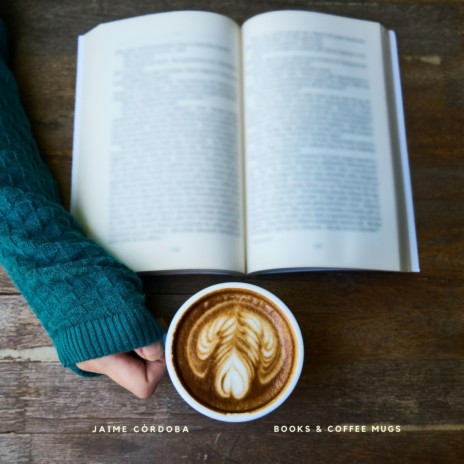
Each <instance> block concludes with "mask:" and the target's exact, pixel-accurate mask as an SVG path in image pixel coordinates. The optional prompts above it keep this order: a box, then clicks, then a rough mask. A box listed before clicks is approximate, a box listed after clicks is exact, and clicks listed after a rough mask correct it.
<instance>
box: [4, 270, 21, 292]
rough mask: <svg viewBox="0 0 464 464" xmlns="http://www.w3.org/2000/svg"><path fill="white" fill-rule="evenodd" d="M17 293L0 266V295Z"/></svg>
mask: <svg viewBox="0 0 464 464" xmlns="http://www.w3.org/2000/svg"><path fill="white" fill-rule="evenodd" d="M17 293H18V289H17V288H16V287H15V286H14V284H13V282H12V281H11V279H10V277H9V276H8V274H7V273H6V272H5V269H4V268H3V266H1V265H0V295H4V294H17Z"/></svg>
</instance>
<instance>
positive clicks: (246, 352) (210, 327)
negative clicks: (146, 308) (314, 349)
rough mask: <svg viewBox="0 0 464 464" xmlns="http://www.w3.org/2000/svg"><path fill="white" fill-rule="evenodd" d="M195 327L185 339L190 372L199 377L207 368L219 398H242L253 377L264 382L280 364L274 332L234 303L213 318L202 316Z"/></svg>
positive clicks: (266, 324) (280, 352)
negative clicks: (188, 353)
mask: <svg viewBox="0 0 464 464" xmlns="http://www.w3.org/2000/svg"><path fill="white" fill-rule="evenodd" d="M205 318H206V319H207V320H206V321H204V320H203V319H205ZM196 326H198V327H200V329H199V330H198V329H196V327H194V328H193V330H192V332H191V334H190V336H189V337H188V340H187V345H188V348H187V349H188V351H189V352H190V353H192V357H191V368H192V371H193V372H194V373H195V374H196V375H197V376H198V377H199V378H204V377H205V376H206V374H207V373H208V371H210V374H211V375H212V377H213V378H214V388H215V392H216V394H217V395H219V396H221V397H223V398H235V399H237V400H240V399H242V398H244V397H245V396H246V395H247V393H248V392H249V391H250V387H251V384H252V382H253V380H254V379H255V378H256V377H257V378H258V380H259V382H260V383H261V384H263V385H264V384H266V383H268V382H270V381H271V380H272V379H273V378H274V377H275V376H276V374H277V373H278V371H279V369H280V368H281V367H282V350H281V349H280V346H279V342H278V336H277V334H276V331H275V329H274V328H273V327H272V325H271V324H270V323H269V322H268V321H267V320H266V319H265V318H264V317H263V316H261V315H258V314H255V313H253V312H251V311H249V310H247V309H245V308H243V307H240V306H238V305H234V306H232V307H231V308H230V309H229V310H228V311H226V312H225V313H224V314H221V315H220V316H219V317H217V318H215V319H212V320H211V319H210V318H209V317H208V315H207V314H206V315H204V316H203V317H201V318H200V319H199V320H198V321H197V323H196ZM196 333H198V339H197V341H196V343H195V340H194V339H193V336H192V335H193V334H196ZM209 359H211V362H207V361H208V360H209Z"/></svg>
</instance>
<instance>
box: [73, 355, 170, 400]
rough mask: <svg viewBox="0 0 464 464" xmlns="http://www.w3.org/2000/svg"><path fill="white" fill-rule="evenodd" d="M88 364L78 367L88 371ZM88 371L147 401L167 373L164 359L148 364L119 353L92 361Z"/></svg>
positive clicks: (80, 364) (81, 364)
mask: <svg viewBox="0 0 464 464" xmlns="http://www.w3.org/2000/svg"><path fill="white" fill-rule="evenodd" d="M86 363H87V362H84V363H79V364H78V367H80V368H81V369H82V368H84V370H86V369H85V368H86V367H87V368H88V367H89V366H86ZM88 370H91V372H97V373H100V374H105V375H107V376H108V377H109V378H111V379H112V380H114V381H115V382H116V383H118V384H119V385H121V386H122V387H124V388H125V389H126V390H129V391H130V392H132V393H133V394H134V395H135V396H137V397H138V398H141V399H147V398H150V396H152V395H153V393H154V392H155V390H156V387H157V386H158V383H159V381H160V380H161V378H162V377H163V375H164V373H165V372H166V363H165V360H164V357H162V358H161V359H159V360H157V361H154V362H148V363H147V362H146V361H144V360H143V359H140V358H135V357H132V356H129V354H127V353H118V354H113V355H109V356H105V357H103V358H98V359H94V360H91V364H90V369H88Z"/></svg>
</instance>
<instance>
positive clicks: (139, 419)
mask: <svg viewBox="0 0 464 464" xmlns="http://www.w3.org/2000/svg"><path fill="white" fill-rule="evenodd" d="M24 364H26V363H24ZM21 369H22V371H23V378H24V383H25V389H26V391H27V395H26V397H25V398H24V402H25V426H24V427H25V431H26V432H28V433H54V432H56V424H57V423H59V424H60V425H59V427H60V433H90V432H91V431H92V430H93V429H94V427H95V426H96V425H97V426H100V425H103V426H105V425H111V424H113V423H118V424H123V425H124V424H126V425H128V426H134V425H140V426H141V425H143V424H148V425H157V424H159V425H187V426H188V427H189V428H190V427H192V428H195V427H201V428H208V429H209V430H210V431H214V430H218V431H221V430H228V431H230V430H235V431H236V432H237V433H239V432H240V431H243V427H244V426H243V424H229V425H227V427H226V428H225V429H223V427H222V424H221V423H218V422H216V421H213V420H210V419H208V418H206V417H203V416H201V415H200V414H198V413H197V412H195V411H193V410H192V409H191V408H190V407H189V406H188V405H187V404H186V403H184V401H183V400H182V399H181V398H180V396H179V395H178V394H177V393H176V392H175V391H174V388H173V386H172V385H171V382H170V380H169V379H168V378H167V377H165V378H164V379H163V380H162V382H161V384H160V385H159V387H158V390H157V392H156V394H155V396H154V397H153V398H152V399H150V400H148V401H140V400H138V399H137V398H135V397H134V396H133V395H131V394H130V393H128V392H126V391H125V390H123V389H122V388H121V387H119V386H118V385H116V384H114V383H113V382H111V381H110V380H109V379H107V378H106V377H99V378H93V379H84V378H80V377H78V376H76V375H75V374H73V373H71V372H68V371H65V370H63V369H62V368H61V367H60V366H59V365H58V364H55V363H33V362H30V363H27V365H24V366H23V365H22V366H21ZM463 382H464V361H462V360H461V361H439V360H437V361H432V360H425V361H409V362H407V361H388V360H387V361H382V360H376V361H352V362H348V361H345V362H329V361H325V360H321V359H319V358H317V357H315V356H313V357H310V358H308V359H307V361H306V363H305V367H304V370H303V374H302V377H301V380H300V382H299V384H298V386H297V387H296V389H295V391H294V392H293V394H292V395H291V396H290V398H289V399H288V400H287V401H286V402H285V403H284V404H283V405H282V406H281V407H280V408H279V409H278V410H276V411H275V412H273V413H272V414H270V415H269V416H267V417H265V418H263V419H261V420H259V421H257V422H256V423H254V424H255V425H254V426H253V430H256V431H259V432H260V433H261V432H264V431H266V430H267V431H269V430H271V429H272V426H273V425H278V424H280V425H292V424H297V425H298V424H301V423H306V422H308V421H309V422H310V423H311V424H318V425H320V426H323V427H327V426H329V425H336V424H366V425H369V424H378V423H388V424H393V425H400V426H409V428H410V429H411V430H418V429H422V428H424V427H429V426H433V427H441V429H443V430H444V431H453V430H461V429H462V430H464V421H463V417H464V399H463V396H462V385H463Z"/></svg>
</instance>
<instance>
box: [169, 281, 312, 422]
mask: <svg viewBox="0 0 464 464" xmlns="http://www.w3.org/2000/svg"><path fill="white" fill-rule="evenodd" d="M303 356H304V347H303V338H302V336H301V331H300V328H299V326H298V323H297V322H296V320H295V318H294V316H293V314H292V313H291V311H290V310H289V309H288V307H287V306H286V305H285V304H284V303H283V302H282V301H281V300H280V299H279V298H277V297H276V296H275V295H273V294H272V293H270V292H268V291H267V290H265V289H262V288H260V287H257V286H255V285H250V284H244V283H225V284H218V285H213V286H211V287H208V288H206V289H204V290H202V291H200V292H198V293H197V294H195V295H193V296H192V297H191V298H189V299H188V300H187V301H186V302H185V303H184V304H183V305H182V306H181V308H180V309H179V310H178V311H177V313H176V315H175V316H174V319H173V320H172V322H171V324H170V326H169V331H168V334H167V339H166V362H167V368H168V372H169V376H170V377H171V380H172V382H173V384H174V386H175V388H176V390H177V391H178V392H179V394H180V395H181V396H182V398H183V399H184V400H185V401H186V402H187V403H188V404H189V405H190V406H192V407H193V408H194V409H195V410H197V411H198V412H200V413H202V414H204V415H206V416H208V417H211V418H213V419H217V420H221V421H226V422H245V421H250V420H253V419H258V418H260V417H263V416H264V415H266V414H268V413H269V412H271V411H273V410H275V409H276V408H277V407H278V406H280V405H281V404H282V403H283V402H284V401H285V400H286V399H287V398H288V396H289V395H290V393H291V392H292V390H293V389H294V387H295V385H296V383H297V382H298V379H299V377H300V374H301V370H302V366H303Z"/></svg>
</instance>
